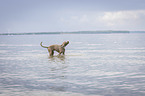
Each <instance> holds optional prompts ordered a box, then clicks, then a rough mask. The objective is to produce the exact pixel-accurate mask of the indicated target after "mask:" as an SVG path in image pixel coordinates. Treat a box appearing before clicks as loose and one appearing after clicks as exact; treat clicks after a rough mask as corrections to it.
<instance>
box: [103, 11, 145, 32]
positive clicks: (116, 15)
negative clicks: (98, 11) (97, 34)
mask: <svg viewBox="0 0 145 96" xmlns="http://www.w3.org/2000/svg"><path fill="white" fill-rule="evenodd" d="M101 20H102V22H104V24H106V26H109V27H112V28H113V29H117V28H118V29H119V28H124V29H127V28H128V29H130V30H133V28H131V27H136V28H141V29H142V27H143V26H145V23H144V22H145V10H133V11H117V12H104V15H103V17H102V18H101ZM138 30H139V29H138ZM143 30H145V29H143Z"/></svg>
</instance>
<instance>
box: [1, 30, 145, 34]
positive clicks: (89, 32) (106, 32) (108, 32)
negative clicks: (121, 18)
mask: <svg viewBox="0 0 145 96" xmlns="http://www.w3.org/2000/svg"><path fill="white" fill-rule="evenodd" d="M112 33H115V34H118V33H145V31H74V32H29V33H28V32H26V33H25V32H22V33H0V35H45V34H112Z"/></svg>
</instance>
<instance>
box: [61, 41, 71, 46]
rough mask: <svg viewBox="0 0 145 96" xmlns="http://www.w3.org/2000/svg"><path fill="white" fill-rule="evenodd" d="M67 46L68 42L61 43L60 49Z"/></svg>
mask: <svg viewBox="0 0 145 96" xmlns="http://www.w3.org/2000/svg"><path fill="white" fill-rule="evenodd" d="M68 44H69V41H65V42H63V43H62V45H61V46H62V47H65V46H66V45H68Z"/></svg>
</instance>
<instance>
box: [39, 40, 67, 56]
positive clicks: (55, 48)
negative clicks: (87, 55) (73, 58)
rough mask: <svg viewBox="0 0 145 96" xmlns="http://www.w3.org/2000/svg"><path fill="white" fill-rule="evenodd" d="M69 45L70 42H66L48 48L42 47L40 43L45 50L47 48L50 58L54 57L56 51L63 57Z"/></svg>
mask: <svg viewBox="0 0 145 96" xmlns="http://www.w3.org/2000/svg"><path fill="white" fill-rule="evenodd" d="M68 44H69V41H65V42H63V43H62V45H51V46H48V47H46V46H43V45H42V42H41V43H40V45H41V46H42V47H43V48H47V49H48V52H49V56H53V54H54V51H57V52H58V53H59V55H61V53H62V54H63V55H64V54H65V47H66V45H68Z"/></svg>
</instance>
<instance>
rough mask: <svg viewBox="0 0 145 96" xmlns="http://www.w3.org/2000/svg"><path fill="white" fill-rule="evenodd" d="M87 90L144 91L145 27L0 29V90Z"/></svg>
mask: <svg viewBox="0 0 145 96" xmlns="http://www.w3.org/2000/svg"><path fill="white" fill-rule="evenodd" d="M66 40H69V41H70V44H69V45H68V46H66V55H65V56H61V57H58V56H57V53H55V56H54V57H52V58H50V57H49V56H48V52H47V49H45V48H42V47H41V46H40V42H41V41H43V45H46V46H49V45H52V44H62V42H63V41H66ZM88 95H90V96H145V33H139V34H137V33H129V34H48V35H10V36H9V35H0V96H88Z"/></svg>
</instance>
